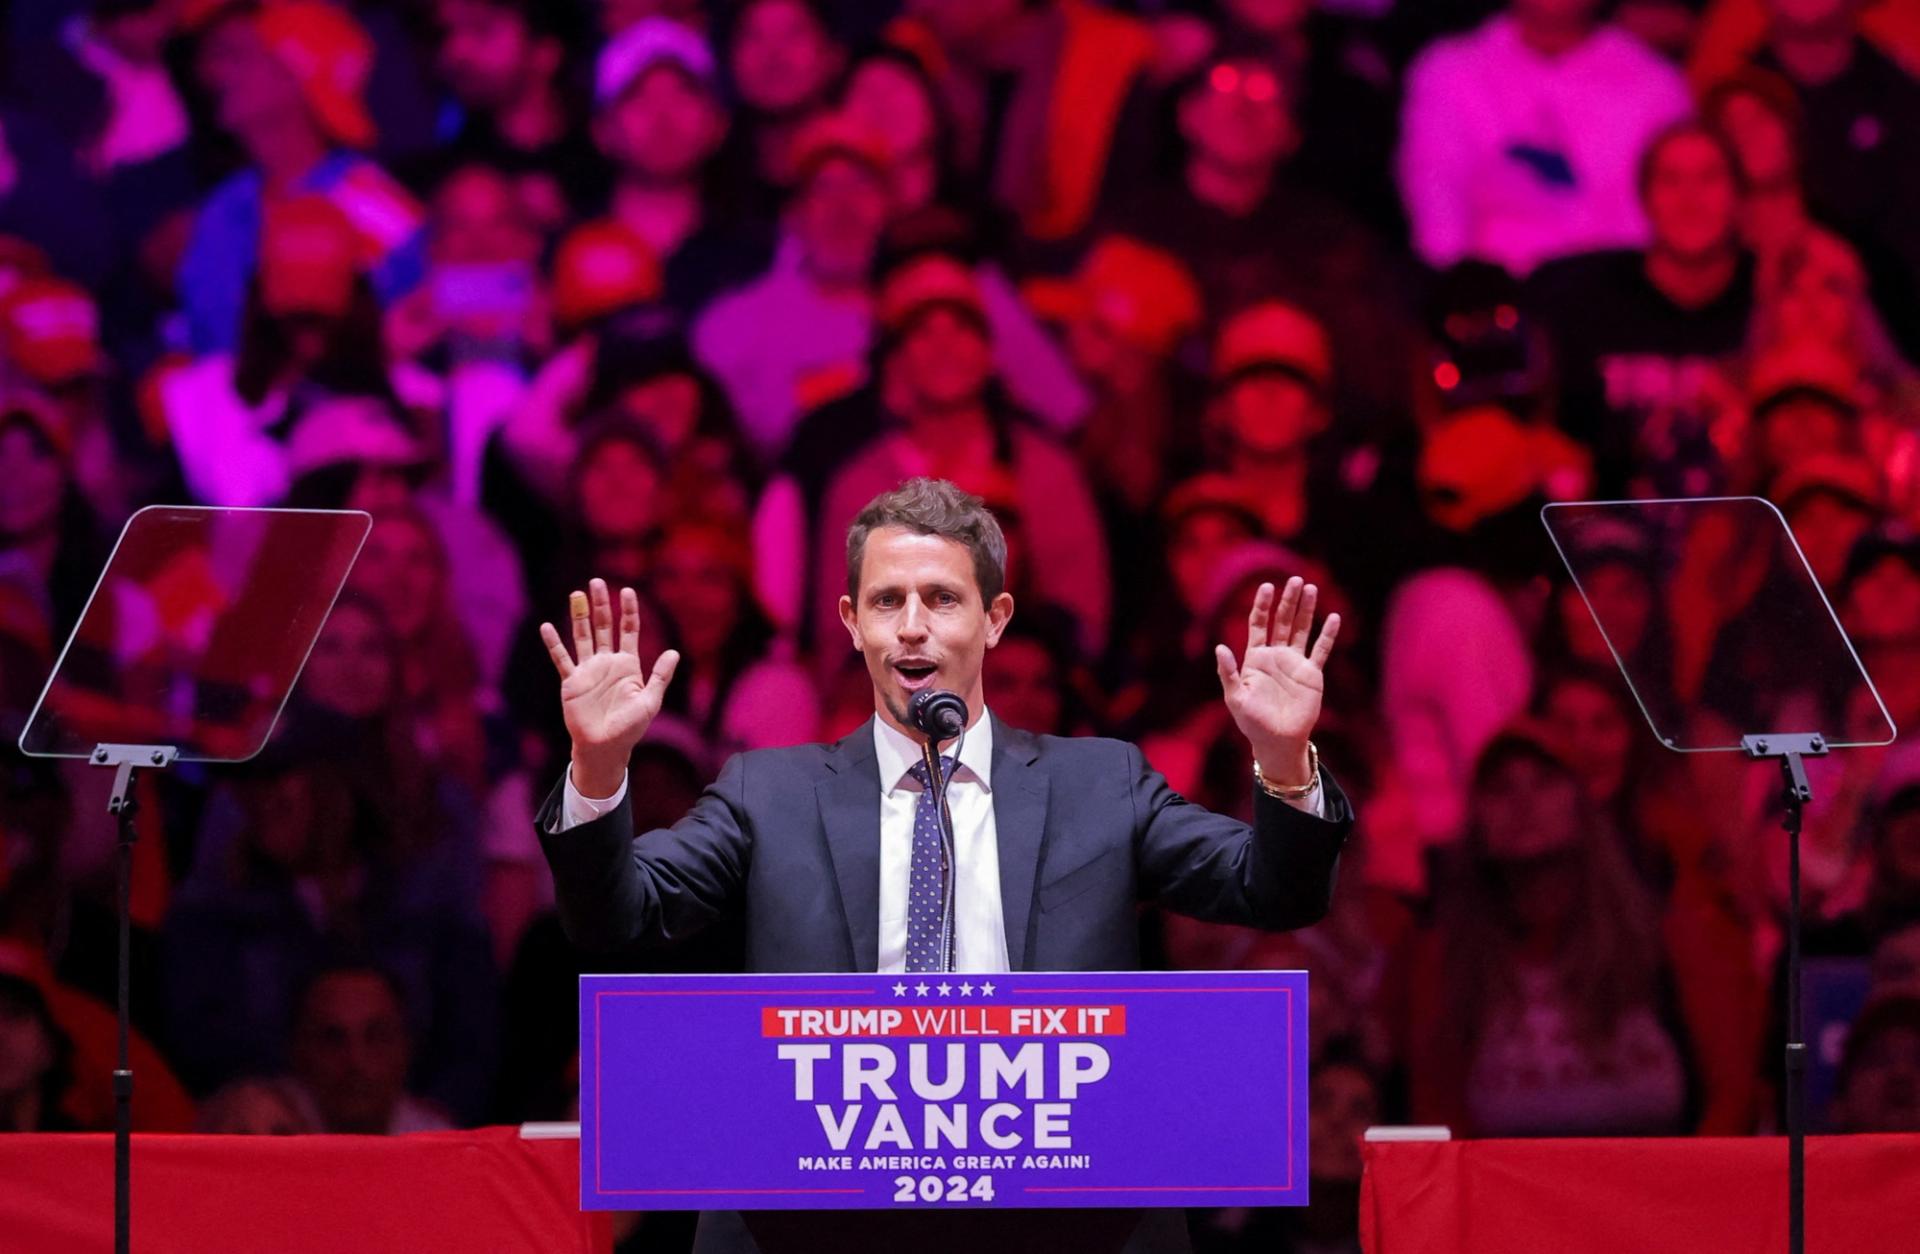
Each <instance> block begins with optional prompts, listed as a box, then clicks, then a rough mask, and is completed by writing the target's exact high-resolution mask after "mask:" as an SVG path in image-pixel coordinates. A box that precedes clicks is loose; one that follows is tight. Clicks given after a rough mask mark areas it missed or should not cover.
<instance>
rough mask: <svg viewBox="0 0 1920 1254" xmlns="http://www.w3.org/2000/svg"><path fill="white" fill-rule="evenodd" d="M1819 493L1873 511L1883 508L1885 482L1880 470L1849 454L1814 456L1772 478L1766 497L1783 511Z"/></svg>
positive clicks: (1862, 458) (1866, 461)
mask: <svg viewBox="0 0 1920 1254" xmlns="http://www.w3.org/2000/svg"><path fill="white" fill-rule="evenodd" d="M1818 492H1824V493H1827V494H1828V495H1830V496H1837V497H1839V498H1841V499H1842V500H1845V501H1850V502H1852V503H1853V504H1855V505H1858V506H1860V507H1861V508H1862V509H1866V510H1869V511H1873V512H1878V511H1879V510H1880V509H1882V508H1883V507H1884V506H1885V505H1886V483H1885V481H1884V480H1883V479H1882V478H1881V476H1880V471H1879V469H1878V468H1876V467H1875V466H1874V464H1873V463H1872V462H1870V461H1868V460H1867V459H1866V458H1864V457H1858V456H1855V455H1853V454H1850V453H1816V454H1815V455H1813V456H1812V457H1808V458H1805V459H1803V460H1801V461H1798V462H1795V463H1794V464H1793V465H1791V466H1788V467H1786V468H1785V469H1784V470H1782V471H1781V472H1780V473H1779V474H1777V475H1775V476H1774V478H1773V484H1772V486H1771V488H1770V489H1769V491H1768V492H1767V495H1768V496H1769V497H1771V498H1772V500H1773V503H1774V504H1775V505H1778V506H1779V507H1780V508H1781V509H1783V510H1784V509H1792V508H1793V507H1794V506H1796V505H1798V504H1800V502H1801V501H1803V500H1804V499H1806V498H1807V497H1809V496H1811V495H1813V494H1815V493H1818Z"/></svg>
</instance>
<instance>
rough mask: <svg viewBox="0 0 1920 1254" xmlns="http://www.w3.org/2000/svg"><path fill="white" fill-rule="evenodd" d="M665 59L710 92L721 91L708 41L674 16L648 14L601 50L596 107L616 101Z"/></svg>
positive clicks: (596, 72)
mask: <svg viewBox="0 0 1920 1254" xmlns="http://www.w3.org/2000/svg"><path fill="white" fill-rule="evenodd" d="M663 61H664V62H666V63H667V64H669V65H672V66H674V67H675V68H676V69H678V70H680V71H681V72H682V73H684V74H685V75H686V76H687V77H688V78H690V79H692V80H693V81H694V82H696V83H698V84H699V85H700V86H701V87H702V88H703V89H705V90H706V91H707V92H708V93H710V94H712V95H715V96H718V95H719V94H720V75H719V69H718V67H717V66H716V65H715V63H714V59H713V49H712V48H710V47H708V46H707V41H706V40H705V39H704V38H703V37H702V36H701V35H700V34H699V33H698V32H697V31H694V30H691V29H689V28H688V27H686V26H683V25H681V24H680V23H679V22H676V21H674V20H673V19H672V18H666V17H649V18H643V19H642V20H640V21H638V22H635V23H634V24H633V25H632V26H629V27H627V29H625V30H623V31H621V32H620V33H619V34H618V35H615V36H614V37H613V38H612V39H611V40H610V41H608V43H607V46H606V47H605V48H603V49H601V51H600V60H599V62H598V63H597V64H596V65H595V66H594V72H593V103H594V107H595V108H601V109H604V108H606V107H607V106H608V105H610V104H613V103H614V102H615V101H617V100H619V99H620V97H622V96H624V95H626V94H627V92H628V91H629V90H631V89H632V87H633V85H634V84H635V83H637V82H639V81H640V79H641V77H642V76H643V75H644V74H646V72H647V71H648V70H650V69H652V68H653V67H654V66H655V65H657V64H659V63H661V62H663Z"/></svg>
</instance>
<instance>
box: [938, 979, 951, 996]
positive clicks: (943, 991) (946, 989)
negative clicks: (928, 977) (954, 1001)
mask: <svg viewBox="0 0 1920 1254" xmlns="http://www.w3.org/2000/svg"><path fill="white" fill-rule="evenodd" d="M952 991H953V985H951V984H948V983H946V982H945V981H942V982H941V984H940V995H941V996H942V997H945V996H946V995H947V994H948V993H951V992H952Z"/></svg>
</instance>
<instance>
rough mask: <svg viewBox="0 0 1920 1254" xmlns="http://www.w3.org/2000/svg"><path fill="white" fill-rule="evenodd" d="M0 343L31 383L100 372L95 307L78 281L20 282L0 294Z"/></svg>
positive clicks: (52, 383)
mask: <svg viewBox="0 0 1920 1254" xmlns="http://www.w3.org/2000/svg"><path fill="white" fill-rule="evenodd" d="M0 345H4V347H5V351H6V356H7V360H8V361H10V362H12V363H13V365H14V367H15V368H17V369H18V370H19V371H20V372H21V373H23V374H25V375H26V376H27V377H28V378H30V379H32V380H33V381H34V382H35V383H39V384H41V385H43V386H45V387H58V386H60V385H61V384H65V383H71V382H73V381H74V380H76V379H83V378H88V377H91V376H93V375H97V374H99V373H100V371H101V369H102V368H103V367H104V365H105V364H106V359H105V356H104V355H103V354H102V353H101V351H100V311H99V308H98V307H97V306H96V305H95V304H94V301H93V297H92V296H90V295H89V294H88V293H87V290H86V289H85V288H83V287H81V286H80V285H79V284H77V283H69V282H68V281H67V280H65V279H59V278H32V279H23V280H21V281H20V282H19V283H18V284H17V285H16V286H15V287H14V289H13V290H12V291H11V292H8V293H7V295H6V296H5V297H4V298H0Z"/></svg>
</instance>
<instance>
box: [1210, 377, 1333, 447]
mask: <svg viewBox="0 0 1920 1254" xmlns="http://www.w3.org/2000/svg"><path fill="white" fill-rule="evenodd" d="M1216 405H1217V407H1218V415H1219V417H1218V421H1221V422H1223V423H1224V424H1225V428H1226V433H1227V437H1228V439H1229V440H1230V441H1231V443H1232V444H1233V446H1234V447H1235V448H1236V449H1241V450H1244V451H1246V452H1250V453H1261V454H1278V453H1287V452H1291V451H1293V450H1295V449H1297V448H1299V447H1300V446H1301V445H1303V444H1305V443H1306V442H1307V441H1308V440H1310V439H1312V438H1313V437H1314V436H1316V435H1318V434H1319V433H1320V432H1321V431H1322V430H1324V429H1325V427H1326V410H1325V407H1323V406H1322V405H1321V404H1320V402H1319V400H1318V399H1317V398H1316V397H1315V396H1314V394H1313V391H1312V389H1311V388H1309V387H1308V386H1307V385H1306V384H1305V383H1302V382H1301V381H1300V380H1299V379H1296V378H1294V377H1293V376H1292V375H1290V374H1285V373H1283V372H1281V371H1278V370H1261V371H1257V372H1255V373H1252V374H1249V375H1246V376H1245V377H1243V378H1240V379H1238V380H1236V381H1235V382H1233V383H1231V384H1229V385H1228V386H1227V389H1226V391H1225V392H1224V393H1222V394H1221V396H1220V398H1219V400H1218V401H1217V402H1216Z"/></svg>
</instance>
